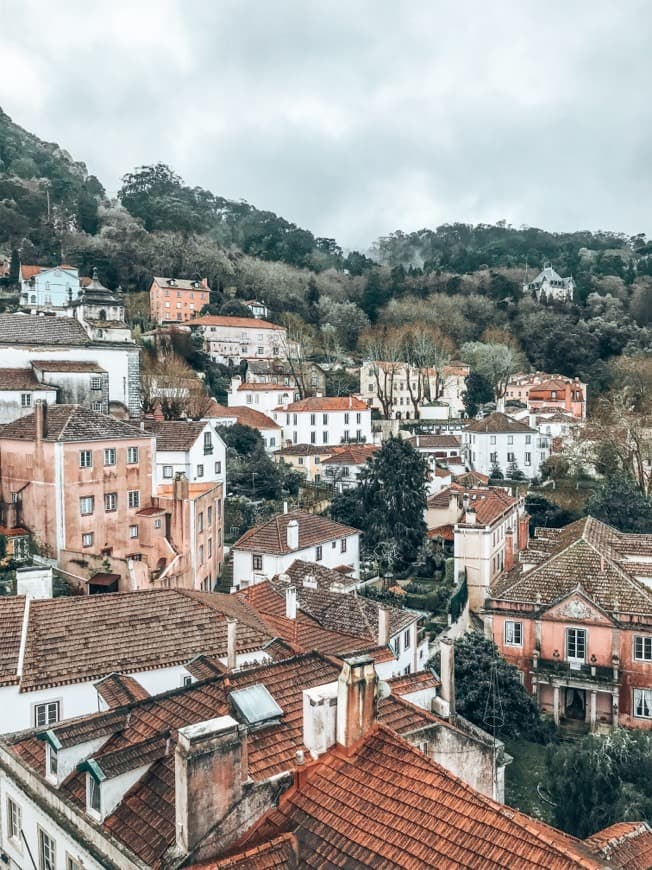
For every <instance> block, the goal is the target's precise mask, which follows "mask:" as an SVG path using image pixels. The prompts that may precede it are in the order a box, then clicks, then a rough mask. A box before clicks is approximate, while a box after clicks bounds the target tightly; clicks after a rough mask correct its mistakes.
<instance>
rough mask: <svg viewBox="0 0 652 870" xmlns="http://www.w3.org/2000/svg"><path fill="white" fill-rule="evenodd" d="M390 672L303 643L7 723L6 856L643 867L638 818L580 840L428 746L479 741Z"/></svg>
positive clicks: (165, 862)
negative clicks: (66, 712)
mask: <svg viewBox="0 0 652 870" xmlns="http://www.w3.org/2000/svg"><path fill="white" fill-rule="evenodd" d="M426 679H427V677H426ZM407 680H408V683H409V684H410V685H409V686H408V691H409V689H410V688H413V686H414V683H415V678H414V677H409V678H407ZM395 688H396V690H397V691H396V693H395V690H394V688H391V693H390V694H388V695H387V696H386V697H383V698H382V699H381V700H380V701H379V702H378V704H377V705H376V700H375V699H376V697H377V695H378V677H377V675H376V672H375V669H374V665H373V660H372V659H371V658H369V657H365V656H358V657H354V658H350V659H346V660H345V661H344V662H343V663H342V664H340V663H338V662H337V661H335V660H333V659H332V658H330V657H324V656H320V655H319V654H317V653H310V654H307V655H302V656H295V657H294V658H290V659H287V660H284V661H279V662H274V663H272V664H269V665H266V666H264V667H262V668H261V667H258V668H250V669H244V670H240V671H236V672H233V673H229V674H228V676H227V675H224V674H220V675H214V676H212V677H210V678H208V679H206V680H205V681H203V682H201V683H200V684H199V685H190V686H187V687H184V688H180V689H177V690H176V691H175V692H171V693H168V694H166V695H162V696H159V697H153V698H141V699H135V700H132V701H129V702H127V703H126V704H124V705H123V706H121V707H116V708H114V709H110V710H107V711H104V712H99V713H95V714H94V715H92V716H87V717H83V718H81V719H79V720H77V721H75V722H71V723H64V724H61V725H56V724H55V725H53V726H51V727H49V728H43V727H41V728H40V729H36V730H33V731H28V732H22V733H19V734H17V735H12V736H11V737H8V738H6V739H5V740H3V741H1V742H0V769H2V773H3V776H2V778H1V779H0V808H1V809H0V812H2V825H1V830H2V834H1V836H2V848H3V850H4V851H5V852H6V854H7V856H8V859H9V860H10V861H11V862H13V864H14V866H18V867H21V866H24V864H25V860H24V859H25V852H26V851H27V850H29V854H31V855H38V856H41V857H43V858H44V860H42V861H41V866H43V867H48V865H49V866H50V867H60V866H63V863H62V862H61V860H60V859H62V858H63V859H65V860H66V862H67V870H78V868H81V867H84V868H86V870H100V868H102V870H118V868H119V870H143V868H145V867H157V868H161V870H172V868H175V867H176V868H178V867H180V866H185V867H189V868H194V870H200V868H202V870H208V868H211V870H218V868H226V867H230V868H240V870H245V868H247V870H253V868H261V870H262V868H281V867H283V868H287V870H292V868H298V867H307V866H315V867H316V866H323V864H324V856H325V855H328V856H329V857H328V863H329V864H331V865H332V866H341V867H374V866H381V865H386V866H391V867H396V868H405V870H416V868H418V867H419V868H420V867H427V866H430V867H438V866H441V867H443V866H447V865H450V866H452V864H453V863H455V865H456V866H460V867H467V868H470V870H475V868H477V870H480V868H482V870H503V868H505V867H550V868H555V870H578V868H580V870H581V868H584V870H598V868H607V867H610V868H612V870H625V868H627V870H643V868H645V866H646V865H645V860H646V859H645V855H646V854H647V855H649V852H650V849H652V831H651V830H650V827H649V826H648V825H646V824H642V823H638V822H632V823H628V824H626V825H624V826H623V825H615V826H613V827H612V828H609V829H606V830H604V831H600V832H598V833H597V834H595V835H594V836H593V837H592V838H589V839H588V840H585V841H580V840H577V839H575V838H574V837H570V836H568V835H567V834H564V833H562V832H560V831H557V830H555V829H554V828H551V827H549V826H548V825H546V824H544V823H543V822H541V821H539V820H536V819H533V818H530V817H528V816H525V815H524V814H522V813H520V812H518V811H516V810H512V809H510V810H509V811H507V810H506V809H505V807H503V806H502V805H501V804H499V803H497V802H496V801H495V800H493V799H492V798H491V797H488V796H486V795H485V794H482V793H480V792H479V791H477V790H475V789H474V788H473V787H471V786H469V785H467V784H466V783H465V782H464V781H463V780H462V779H461V778H458V776H456V775H452V774H451V773H450V772H449V771H448V770H446V768H444V767H443V766H441V765H440V764H438V763H436V761H434V760H433V759H434V758H437V757H438V756H439V757H443V758H448V759H449V760H451V761H452V762H453V764H454V765H455V766H456V767H459V766H461V765H462V764H463V762H464V759H468V760H469V762H470V765H469V766H471V765H472V766H474V767H475V768H476V770H478V769H479V768H480V767H481V766H486V764H485V765H482V764H481V761H483V760H486V759H487V758H491V757H492V756H495V752H494V751H493V750H492V751H491V752H489V753H487V752H486V750H485V751H484V753H483V754H480V753H479V752H478V751H477V749H478V741H476V743H475V745H474V746H471V744H470V741H468V740H466V739H465V735H464V734H463V732H458V731H457V730H456V728H455V726H454V725H452V724H448V725H447V724H445V723H443V722H442V719H441V718H440V717H438V716H436V715H435V714H433V713H431V712H429V711H428V710H425V709H422V708H420V707H418V706H416V705H415V704H413V703H409V702H408V701H406V700H405V699H404V698H403V697H402V696H401V694H400V691H404V690H403V689H402V687H401V683H400V682H399V683H397V684H396V686H395ZM442 688H443V686H442ZM460 733H461V739H460V738H459V735H460ZM449 736H450V738H451V742H450V743H448V744H447V739H448V737H449ZM469 750H472V751H469ZM490 776H491V778H492V779H495V778H496V777H495V775H494V774H492V773H491V771H490ZM397 797H400V798H402V799H400V800H399V799H397ZM408 798H409V799H408ZM379 832H397V833H396V835H395V836H390V837H383V836H380V835H379ZM452 855H453V856H454V857H453V858H451V856H452ZM223 856H224V857H223Z"/></svg>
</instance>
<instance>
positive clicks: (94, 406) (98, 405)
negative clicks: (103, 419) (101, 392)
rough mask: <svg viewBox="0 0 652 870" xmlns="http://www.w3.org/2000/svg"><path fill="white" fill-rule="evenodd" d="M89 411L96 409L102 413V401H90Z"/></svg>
mask: <svg viewBox="0 0 652 870" xmlns="http://www.w3.org/2000/svg"><path fill="white" fill-rule="evenodd" d="M91 411H97V413H98V414H101V413H102V403H101V402H91Z"/></svg>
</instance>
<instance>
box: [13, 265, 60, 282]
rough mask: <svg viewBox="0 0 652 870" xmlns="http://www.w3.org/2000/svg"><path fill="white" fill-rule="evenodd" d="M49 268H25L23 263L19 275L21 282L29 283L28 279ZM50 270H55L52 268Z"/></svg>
mask: <svg viewBox="0 0 652 870" xmlns="http://www.w3.org/2000/svg"><path fill="white" fill-rule="evenodd" d="M47 268H50V267H48V266H27V265H25V264H23V263H21V264H20V275H21V278H22V279H23V281H29V279H30V278H33V277H34V276H35V275H39V274H40V273H41V272H42V271H43V270H44V269H47ZM52 268H56V267H55V266H53V267H52Z"/></svg>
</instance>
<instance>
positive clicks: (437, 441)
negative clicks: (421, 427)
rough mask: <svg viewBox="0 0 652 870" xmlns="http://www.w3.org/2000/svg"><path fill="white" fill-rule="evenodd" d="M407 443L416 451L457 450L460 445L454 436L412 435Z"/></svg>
mask: <svg viewBox="0 0 652 870" xmlns="http://www.w3.org/2000/svg"><path fill="white" fill-rule="evenodd" d="M407 442H408V444H411V445H412V447H415V448H416V449H417V450H459V448H460V445H461V441H460V439H459V438H456V437H455V436H454V435H413V436H412V437H411V438H408V439H407Z"/></svg>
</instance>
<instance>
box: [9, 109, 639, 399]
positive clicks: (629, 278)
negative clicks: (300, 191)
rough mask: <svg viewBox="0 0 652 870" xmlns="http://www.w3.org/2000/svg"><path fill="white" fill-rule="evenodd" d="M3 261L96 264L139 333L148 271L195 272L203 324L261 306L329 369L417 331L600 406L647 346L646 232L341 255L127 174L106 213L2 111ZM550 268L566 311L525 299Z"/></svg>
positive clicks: (437, 243)
mask: <svg viewBox="0 0 652 870" xmlns="http://www.w3.org/2000/svg"><path fill="white" fill-rule="evenodd" d="M0 253H4V254H6V255H7V256H9V255H10V254H11V255H12V260H13V269H12V276H11V278H12V279H15V274H16V268H17V267H16V264H17V261H18V256H19V255H20V256H21V257H22V260H23V262H28V263H42V264H46V263H52V262H57V261H64V260H65V261H67V262H70V263H72V264H73V265H76V266H78V267H79V269H80V272H81V273H82V274H90V272H91V270H92V268H93V267H94V266H96V267H97V268H98V270H99V274H100V278H101V280H102V281H103V282H104V283H105V284H107V285H108V286H109V287H112V288H115V287H117V286H121V287H122V289H123V290H124V291H125V292H126V293H127V294H128V296H127V299H128V309H129V312H130V316H131V318H132V320H133V322H134V323H136V324H139V325H140V326H141V327H142V328H146V327H147V326H148V325H149V324H148V323H147V312H148V308H147V304H146V296H145V292H146V291H147V290H148V288H149V285H150V282H151V278H152V275H153V274H164V275H176V276H183V275H193V274H200V275H201V276H206V277H207V278H208V281H209V285H210V286H211V288H212V290H213V296H212V301H211V305H210V310H211V311H212V312H218V311H222V310H224V311H231V312H236V311H240V308H239V306H238V304H237V301H236V300H238V299H240V300H244V299H248V298H251V297H254V296H255V297H258V298H261V299H263V300H264V301H265V302H266V303H267V304H268V305H269V306H270V308H271V317H272V319H274V320H277V321H280V320H284V321H286V322H289V323H290V325H291V327H292V330H293V331H294V332H295V333H296V334H297V335H299V336H300V337H301V338H302V341H303V344H304V346H305V347H306V348H307V350H308V352H309V353H310V354H311V355H313V356H314V357H315V358H317V359H322V360H327V361H330V362H334V361H337V360H343V359H345V358H347V357H351V356H356V355H358V354H359V355H372V356H377V355H380V354H392V353H398V352H401V353H410V354H412V355H413V356H414V355H415V354H417V353H418V352H421V353H422V355H423V353H426V351H425V350H424V347H425V346H426V345H424V343H423V341H422V340H421V344H420V345H419V341H418V340H417V338H418V336H416V333H418V332H419V331H420V332H421V334H423V330H424V329H425V330H426V331H427V332H428V341H427V343H426V344H427V345H428V347H429V348H430V349H429V350H427V353H433V352H435V351H436V352H440V356H441V353H443V354H445V355H446V356H448V357H452V356H456V355H459V354H460V353H461V352H462V348H464V346H465V345H467V349H468V345H469V343H473V342H476V343H477V342H484V343H494V344H495V343H498V344H505V343H507V344H509V345H511V347H512V349H513V351H514V354H515V358H516V359H517V360H519V361H520V362H521V363H522V365H524V366H527V365H531V366H533V367H535V368H541V369H547V370H552V371H559V372H561V373H563V374H568V375H579V376H581V377H583V378H586V379H588V380H589V381H590V382H591V384H592V391H593V394H594V395H595V393H596V392H597V391H600V390H602V389H605V388H607V386H608V385H609V383H610V381H611V379H612V377H613V370H612V365H611V363H612V361H613V360H614V359H615V358H617V357H619V356H620V355H622V354H626V355H631V356H636V355H637V354H645V353H647V352H649V350H650V345H651V338H650V327H651V325H652V244H650V243H648V241H647V239H646V237H645V236H644V235H643V234H639V235H636V236H633V237H628V236H625V235H621V234H615V233H607V232H597V233H591V232H588V231H582V232H574V233H551V232H546V231H544V230H540V229H536V228H529V227H524V228H514V227H511V226H508V225H506V224H505V223H504V222H501V223H499V224H497V225H495V226H489V225H480V226H470V225H466V224H455V223H454V224H446V225H443V226H440V227H438V228H436V229H434V230H430V229H423V230H420V231H418V232H413V233H403V232H400V231H399V232H395V233H392V234H391V235H389V236H386V237H383V238H381V239H379V240H378V241H377V242H376V243H375V245H374V246H373V247H372V249H371V253H370V255H369V256H367V255H364V254H361V253H358V252H349V253H345V252H344V251H343V250H342V248H341V247H340V246H339V245H338V243H337V242H336V241H335V240H333V239H324V238H318V237H315V236H314V235H313V234H312V233H311V232H310V231H309V230H306V229H302V228H300V227H298V226H296V225H295V224H293V223H291V222H290V221H287V220H285V219H284V218H282V217H279V216H277V215H275V214H273V213H272V212H267V211H261V210H258V209H256V208H255V207H254V206H252V205H250V204H249V203H246V202H234V201H231V200H227V199H225V198H223V197H221V196H219V195H217V194H214V193H212V192H210V191H208V190H204V189H202V188H198V187H189V186H187V185H186V184H185V183H184V182H183V180H182V179H181V178H179V176H177V175H176V174H175V173H174V171H173V170H171V169H170V168H169V167H167V166H165V165H162V164H157V165H154V166H149V167H139V168H137V169H135V170H133V171H132V172H129V173H127V174H126V175H125V176H124V179H123V185H122V188H121V190H120V191H119V201H108V200H107V199H106V197H105V193H104V189H103V187H102V185H101V183H100V182H99V181H98V180H97V179H96V178H95V177H94V176H92V175H88V172H87V170H86V167H85V165H84V164H83V163H77V162H75V161H74V160H73V159H72V158H71V157H70V156H69V155H68V154H67V153H66V152H65V151H63V150H62V149H61V148H59V146H57V145H53V144H48V143H45V142H42V141H40V140H39V139H38V138H37V137H36V136H34V135H32V134H30V133H28V132H26V131H25V130H22V129H21V128H20V127H18V126H17V125H15V124H13V123H12V121H11V120H10V119H9V118H8V116H7V115H5V114H4V113H1V112H0ZM546 261H550V262H551V263H552V265H553V266H554V267H555V268H556V269H557V271H558V272H559V273H560V274H562V275H564V276H565V275H570V274H572V275H573V276H574V278H575V281H576V284H577V293H576V299H575V303H574V304H549V305H540V304H538V303H537V302H536V301H534V300H533V299H532V298H530V296H527V295H526V296H524V295H523V293H522V289H521V285H522V282H523V278H524V275H525V269H526V266H527V269H528V273H529V276H530V278H533V277H534V276H535V275H536V273H537V272H538V271H539V269H540V268H541V267H542V265H543V263H544V262H546ZM5 283H8V282H7V279H5ZM421 338H423V335H421ZM408 346H409V349H408V350H407V351H406V347H408ZM418 346H420V347H421V351H418V349H417V348H418ZM397 348H398V350H397ZM433 348H434V350H433Z"/></svg>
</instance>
